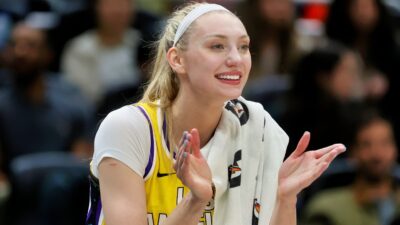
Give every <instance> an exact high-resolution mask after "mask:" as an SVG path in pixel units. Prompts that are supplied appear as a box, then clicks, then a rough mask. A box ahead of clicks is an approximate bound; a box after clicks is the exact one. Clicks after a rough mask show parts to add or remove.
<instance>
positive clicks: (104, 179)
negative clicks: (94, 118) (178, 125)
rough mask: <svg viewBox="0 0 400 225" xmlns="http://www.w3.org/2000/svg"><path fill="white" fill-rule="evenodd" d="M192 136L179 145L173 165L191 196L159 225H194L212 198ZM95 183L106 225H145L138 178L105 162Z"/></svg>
mask: <svg viewBox="0 0 400 225" xmlns="http://www.w3.org/2000/svg"><path fill="white" fill-rule="evenodd" d="M193 134H194V137H193V138H192V135H191V134H188V138H187V141H186V143H185V142H184V141H182V145H181V147H180V150H179V152H178V156H177V162H176V164H175V169H176V172H177V176H178V177H179V178H180V179H181V180H182V182H183V183H184V184H185V185H186V186H188V187H189V188H190V190H191V192H190V193H189V194H188V195H187V196H185V198H184V199H183V200H182V201H181V202H180V203H179V204H178V206H177V207H176V208H175V210H174V211H173V212H172V214H171V215H170V216H169V217H168V218H167V219H166V220H165V221H164V223H163V225H197V224H198V222H199V219H200V217H201V215H202V212H203V210H204V208H205V206H206V205H207V204H208V202H209V200H210V199H211V196H212V188H211V172H209V168H208V165H207V163H206V162H205V160H204V159H203V158H202V156H201V153H200V148H199V137H198V132H197V131H194V133H193ZM192 145H193V146H192ZM191 149H192V150H193V154H191V153H190V150H191ZM199 171H201V172H199ZM204 171H206V172H205V173H204ZM208 172H209V173H208ZM99 180H100V193H101V199H102V204H103V210H104V218H105V221H106V224H107V225H120V224H126V225H129V224H132V225H133V224H135V225H147V219H146V214H147V210H146V193H145V188H144V180H143V178H142V177H141V176H140V175H138V174H137V173H135V172H133V171H132V170H131V169H130V168H129V167H127V166H126V165H125V164H123V163H122V162H120V161H118V160H116V159H113V158H105V159H103V160H102V161H101V162H100V164H99Z"/></svg>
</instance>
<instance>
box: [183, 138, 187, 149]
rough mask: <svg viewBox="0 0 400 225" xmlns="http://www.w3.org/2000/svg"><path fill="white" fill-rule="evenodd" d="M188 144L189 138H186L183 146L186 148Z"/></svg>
mask: <svg viewBox="0 0 400 225" xmlns="http://www.w3.org/2000/svg"><path fill="white" fill-rule="evenodd" d="M187 144H188V140H185V141H184V142H183V145H182V147H183V148H186V146H187Z"/></svg>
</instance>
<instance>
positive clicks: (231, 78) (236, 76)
mask: <svg viewBox="0 0 400 225" xmlns="http://www.w3.org/2000/svg"><path fill="white" fill-rule="evenodd" d="M217 78H218V79H224V80H239V78H240V76H239V75H218V76H217Z"/></svg>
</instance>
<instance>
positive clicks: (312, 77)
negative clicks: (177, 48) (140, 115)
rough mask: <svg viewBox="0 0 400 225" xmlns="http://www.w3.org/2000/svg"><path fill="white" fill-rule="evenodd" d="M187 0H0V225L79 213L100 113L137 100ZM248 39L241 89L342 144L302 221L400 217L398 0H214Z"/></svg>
mask: <svg viewBox="0 0 400 225" xmlns="http://www.w3.org/2000/svg"><path fill="white" fill-rule="evenodd" d="M183 2H184V1H183V0H168V1H167V0H152V1H148V0H18V1H15V0H0V224H7V225H19V224H28V225H35V224H41V225H47V224H49V225H50V224H52V225H64V224H68V225H72V224H84V220H85V214H86V210H87V207H88V206H87V204H88V197H89V196H88V194H89V184H88V180H87V176H88V172H89V170H88V163H89V162H90V157H91V155H92V152H93V139H94V134H95V132H96V129H97V125H98V124H99V122H100V121H101V120H102V119H103V118H104V117H105V116H106V114H107V113H108V112H110V111H112V110H114V109H116V108H118V107H120V106H122V105H125V104H129V103H133V102H135V101H137V100H138V99H139V98H140V96H141V93H142V91H143V87H144V85H145V84H146V82H147V81H148V79H149V77H148V69H149V66H150V65H151V63H152V62H151V59H152V54H153V52H152V46H153V43H154V42H155V41H156V40H157V37H158V35H159V34H160V31H161V28H162V27H163V23H164V21H165V19H166V17H167V16H168V14H169V13H170V12H171V11H172V10H173V9H174V8H175V7H177V6H178V5H180V4H182V3H183ZM208 2H215V3H218V4H222V5H224V6H226V7H227V8H229V9H230V10H232V11H233V12H235V13H236V14H237V15H238V17H239V18H240V19H241V20H242V21H243V23H244V24H245V26H246V28H247V31H248V33H249V35H250V38H251V54H252V61H253V66H252V71H251V74H250V77H249V81H248V84H247V86H246V88H245V90H244V93H243V96H244V97H245V98H247V99H249V100H254V101H257V102H260V103H261V104H263V106H264V108H265V109H266V110H267V111H268V112H269V113H270V114H272V116H273V117H274V118H275V119H276V120H277V121H278V123H279V124H280V125H281V126H282V127H283V128H284V130H285V131H286V132H287V133H288V135H289V136H290V138H291V139H290V143H289V147H288V154H289V153H290V151H291V150H293V149H294V148H295V145H296V143H297V141H298V140H299V138H300V136H301V135H302V133H303V132H304V131H306V130H308V131H310V132H311V136H312V137H311V143H310V149H314V148H317V147H322V146H326V145H329V144H332V143H336V142H341V143H343V144H345V145H346V146H347V149H348V151H347V153H346V154H345V155H343V156H341V158H339V159H338V160H335V162H334V163H333V165H331V167H330V168H329V169H328V170H327V172H325V173H324V174H323V175H322V177H321V179H319V180H318V181H317V182H315V183H314V184H313V185H312V186H310V187H309V188H307V189H306V190H305V191H304V193H302V194H301V195H300V196H299V200H298V218H299V221H300V224H307V225H358V224H359V225H397V224H400V189H399V188H398V186H399V184H400V167H399V164H398V163H399V162H400V157H399V156H398V150H397V144H398V143H400V142H399V141H400V117H399V116H398V115H400V110H399V107H398V106H396V102H397V100H396V99H400V91H399V90H400V79H399V78H400V1H398V0H214V1H211V0H210V1H208Z"/></svg>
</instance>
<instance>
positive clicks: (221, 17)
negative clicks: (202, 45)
mask: <svg viewBox="0 0 400 225" xmlns="http://www.w3.org/2000/svg"><path fill="white" fill-rule="evenodd" d="M191 29H192V33H193V34H195V35H193V36H194V37H203V36H208V35H214V34H215V35H224V36H228V37H229V36H239V37H240V36H243V35H247V31H246V28H245V27H244V25H243V23H242V22H241V21H240V20H239V18H237V17H236V16H234V15H233V14H231V13H228V12H223V11H216V12H209V13H207V14H204V15H202V16H200V17H199V18H198V19H197V20H196V21H195V22H194V23H193V25H192V28H191Z"/></svg>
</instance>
